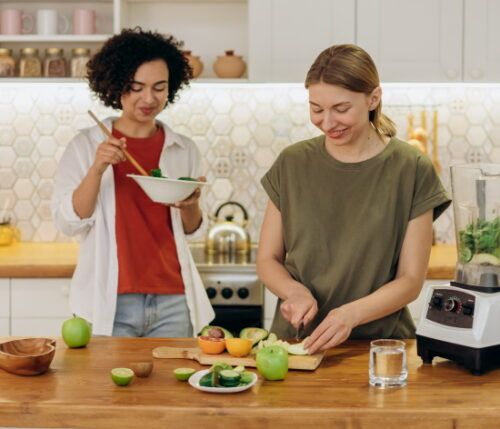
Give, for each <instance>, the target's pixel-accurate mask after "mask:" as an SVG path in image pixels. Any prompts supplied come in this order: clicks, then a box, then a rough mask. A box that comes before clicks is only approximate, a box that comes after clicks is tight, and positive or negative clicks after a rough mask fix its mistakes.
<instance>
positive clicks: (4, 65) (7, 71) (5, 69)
mask: <svg viewBox="0 0 500 429" xmlns="http://www.w3.org/2000/svg"><path fill="white" fill-rule="evenodd" d="M15 68H16V61H15V60H14V57H13V56H12V49H7V48H0V77H12V76H14V72H15Z"/></svg>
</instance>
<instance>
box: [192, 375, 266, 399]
mask: <svg viewBox="0 0 500 429" xmlns="http://www.w3.org/2000/svg"><path fill="white" fill-rule="evenodd" d="M209 372H210V370H209V369H204V370H202V371H198V372H195V373H194V374H193V375H192V376H191V377H189V384H190V385H191V386H193V387H194V388H195V389H198V390H202V391H203V392H211V393H236V392H242V391H243V390H247V389H250V387H252V386H253V385H254V384H255V383H257V379H258V378H257V374H255V373H253V372H252V374H253V380H252V381H251V382H250V383H248V384H246V385H245V386H236V387H205V386H200V379H201V377H203V376H204V375H205V374H207V373H209Z"/></svg>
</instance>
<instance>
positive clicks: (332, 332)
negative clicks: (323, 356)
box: [304, 307, 355, 354]
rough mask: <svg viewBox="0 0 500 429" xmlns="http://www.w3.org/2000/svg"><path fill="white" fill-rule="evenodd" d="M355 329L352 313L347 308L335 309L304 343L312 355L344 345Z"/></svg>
mask: <svg viewBox="0 0 500 429" xmlns="http://www.w3.org/2000/svg"><path fill="white" fill-rule="evenodd" d="M354 327H355V324H354V320H353V315H352V311H348V310H347V309H346V308H345V307H339V308H335V309H333V310H332V311H330V312H329V313H328V316H326V317H325V318H324V319H323V321H322V322H321V323H320V324H319V325H318V327H317V328H316V329H315V330H314V331H313V332H312V334H311V335H310V336H309V338H308V339H307V340H306V342H305V343H304V348H305V349H308V350H309V353H310V354H313V353H316V352H317V351H318V350H326V349H329V348H332V347H335V346H337V345H339V344H341V343H343V342H344V341H345V340H347V338H349V335H351V331H352V330H353V328H354Z"/></svg>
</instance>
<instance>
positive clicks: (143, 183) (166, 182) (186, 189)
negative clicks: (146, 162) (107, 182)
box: [127, 174, 206, 204]
mask: <svg viewBox="0 0 500 429" xmlns="http://www.w3.org/2000/svg"><path fill="white" fill-rule="evenodd" d="M127 176H128V177H130V178H132V179H134V180H135V181H136V182H137V184H138V185H139V186H140V187H141V188H142V190H143V191H144V192H145V193H146V195H147V196H148V197H149V198H151V199H152V200H153V201H155V202H157V203H163V204H174V203H176V202H178V201H182V200H185V199H186V198H187V197H189V196H190V195H191V194H192V193H193V192H194V190H195V189H196V188H198V187H200V186H204V185H206V183H205V182H194V181H191V180H177V179H164V178H163V177H153V176H140V175H138V174H127Z"/></svg>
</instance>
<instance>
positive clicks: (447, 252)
mask: <svg viewBox="0 0 500 429" xmlns="http://www.w3.org/2000/svg"><path fill="white" fill-rule="evenodd" d="M77 256H78V243H18V244H15V245H12V246H7V247H1V246H0V277H63V278H64V277H71V276H72V275H73V271H74V270H75V265H76V260H77ZM456 260H457V252H456V248H455V246H454V245H445V244H442V245H437V246H433V248H432V251H431V258H430V262H429V269H428V271H427V278H428V279H452V278H453V277H454V276H455V263H456Z"/></svg>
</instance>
